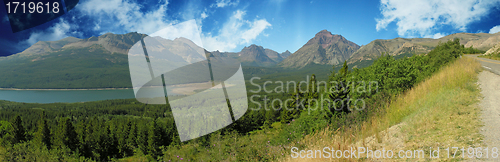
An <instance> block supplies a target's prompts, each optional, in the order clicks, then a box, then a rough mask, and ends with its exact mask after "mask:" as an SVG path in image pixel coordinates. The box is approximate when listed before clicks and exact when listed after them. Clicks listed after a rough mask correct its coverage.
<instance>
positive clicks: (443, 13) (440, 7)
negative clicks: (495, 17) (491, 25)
mask: <svg viewBox="0 0 500 162" xmlns="http://www.w3.org/2000/svg"><path fill="white" fill-rule="evenodd" d="M498 4H499V2H498V1H478V0H462V1H455V0H417V1H400V0H381V6H380V10H381V13H382V15H383V18H380V19H376V21H377V26H376V29H377V31H379V30H382V29H385V28H386V27H387V25H389V24H390V23H392V22H395V23H396V25H397V32H398V35H400V36H405V37H418V36H421V37H437V36H439V35H436V34H435V33H436V31H437V30H438V29H439V28H440V27H442V26H443V25H450V26H452V27H453V28H455V29H458V30H460V31H466V29H467V25H468V24H469V23H471V22H474V21H477V20H480V18H481V17H483V16H485V15H487V14H488V13H489V11H490V9H491V8H492V7H494V6H495V5H498ZM438 34H440V33H438Z"/></svg>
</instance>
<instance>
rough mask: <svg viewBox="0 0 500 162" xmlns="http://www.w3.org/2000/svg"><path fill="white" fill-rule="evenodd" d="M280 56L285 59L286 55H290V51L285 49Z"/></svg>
mask: <svg viewBox="0 0 500 162" xmlns="http://www.w3.org/2000/svg"><path fill="white" fill-rule="evenodd" d="M280 55H281V58H283V59H286V58H287V57H288V56H290V55H292V53H291V52H290V51H288V50H286V51H285V52H283V53H281V54H280Z"/></svg>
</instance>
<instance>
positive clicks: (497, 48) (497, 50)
mask: <svg viewBox="0 0 500 162" xmlns="http://www.w3.org/2000/svg"><path fill="white" fill-rule="evenodd" d="M492 54H493V55H494V54H500V42H498V44H497V45H495V46H494V47H492V48H490V49H489V50H488V51H486V53H484V55H492Z"/></svg>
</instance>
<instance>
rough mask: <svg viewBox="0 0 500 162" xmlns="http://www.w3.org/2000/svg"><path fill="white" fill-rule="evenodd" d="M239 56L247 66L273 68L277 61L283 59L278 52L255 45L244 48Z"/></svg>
mask: <svg viewBox="0 0 500 162" xmlns="http://www.w3.org/2000/svg"><path fill="white" fill-rule="evenodd" d="M238 56H239V60H240V61H241V64H242V65H245V66H273V65H275V64H276V62H277V61H275V60H280V59H281V57H280V56H279V55H278V53H277V52H275V51H273V50H270V49H264V48H263V47H262V46H257V45H255V44H252V45H250V46H248V47H245V48H243V49H242V50H241V51H240V52H239V53H238Z"/></svg>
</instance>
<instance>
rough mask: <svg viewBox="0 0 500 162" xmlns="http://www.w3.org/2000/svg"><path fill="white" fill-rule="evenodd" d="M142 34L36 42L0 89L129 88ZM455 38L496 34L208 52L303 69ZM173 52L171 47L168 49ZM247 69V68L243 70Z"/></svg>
mask: <svg viewBox="0 0 500 162" xmlns="http://www.w3.org/2000/svg"><path fill="white" fill-rule="evenodd" d="M146 36H147V35H145V34H140V33H136V32H132V33H128V34H112V33H106V34H104V35H101V36H98V37H90V38H86V39H79V38H74V37H67V38H64V39H61V40H58V41H40V42H37V43H35V44H34V45H32V46H31V47H29V48H27V49H26V50H24V51H23V52H20V53H17V54H14V55H11V56H8V57H0V69H2V71H0V76H2V77H0V87H1V88H126V87H130V85H131V83H130V78H129V69H128V58H127V53H128V50H129V49H130V48H131V47H132V46H133V45H134V44H135V43H136V42H138V41H140V40H141V39H143V38H145V37H146ZM153 38H155V39H156V40H157V41H158V45H157V46H155V47H154V48H149V47H148V49H151V50H156V51H158V52H164V53H167V54H168V53H169V52H170V53H172V54H171V55H169V60H171V61H172V63H183V64H189V63H192V62H196V61H199V60H200V59H203V58H201V57H199V56H197V55H192V54H190V53H192V52H190V51H192V50H193V49H190V48H188V47H190V46H191V47H192V45H193V44H194V43H193V42H191V41H190V40H188V39H185V38H177V39H175V40H167V39H162V38H159V37H158V38H157V37H153ZM454 38H459V39H460V42H461V43H462V44H463V45H464V46H465V47H474V48H478V49H481V50H488V49H490V48H492V47H493V46H495V45H496V44H497V43H499V42H500V33H496V34H487V33H476V34H473V33H456V34H451V35H448V36H445V37H442V38H439V39H431V38H395V39H386V40H382V39H377V40H374V41H372V42H370V43H369V44H367V45H364V46H359V45H357V44H356V43H353V42H351V41H349V40H348V39H347V38H345V37H343V36H342V35H338V34H332V33H331V32H329V31H327V30H322V31H320V32H318V33H317V34H316V35H315V36H314V37H313V38H311V39H310V40H309V41H308V42H307V43H306V44H304V45H303V46H302V47H301V48H300V49H298V50H297V51H295V52H294V53H291V52H290V51H288V50H287V51H285V52H283V53H278V52H276V51H273V50H271V49H267V48H264V47H262V46H258V45H255V44H252V45H250V46H247V47H244V48H243V49H242V50H241V51H239V52H220V51H212V52H210V53H211V54H213V55H219V56H222V57H232V58H236V59H238V60H239V61H240V62H241V63H242V65H243V66H244V67H257V68H258V67H276V68H285V69H296V68H304V67H307V66H309V65H339V64H341V63H343V62H344V61H347V62H348V64H350V67H353V66H354V67H358V68H361V67H363V66H367V65H369V64H370V62H373V60H375V59H376V58H377V57H379V56H380V55H382V53H387V54H390V55H393V56H396V57H405V56H411V55H414V54H424V53H427V52H429V51H430V50H432V49H433V48H434V47H436V46H437V45H438V44H439V42H445V41H447V40H450V39H454ZM171 50H175V51H171ZM247 69H248V68H247Z"/></svg>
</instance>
